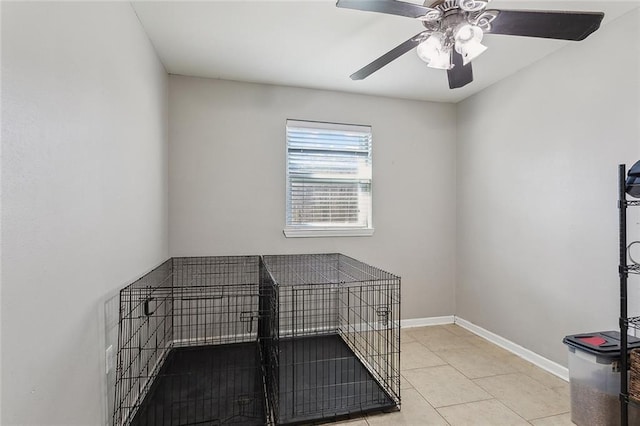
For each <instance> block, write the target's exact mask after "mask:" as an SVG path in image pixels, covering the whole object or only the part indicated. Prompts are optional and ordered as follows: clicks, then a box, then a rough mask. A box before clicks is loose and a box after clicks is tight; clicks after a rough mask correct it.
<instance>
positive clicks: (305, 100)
mask: <svg viewBox="0 0 640 426" xmlns="http://www.w3.org/2000/svg"><path fill="white" fill-rule="evenodd" d="M287 118H292V119H302V120H317V121H333V122H343V123H344V122H346V123H355V124H370V125H372V126H373V224H374V227H375V234H374V235H373V236H372V237H354V238H344V237H342V238H285V237H284V236H283V234H282V229H283V227H284V221H285V121H286V119H287ZM169 171H170V173H169V176H170V183H169V195H170V196H169V200H170V207H169V235H170V251H171V254H172V255H173V256H189V255H217V254H280V253H316V252H343V253H345V254H348V255H350V256H353V257H355V258H358V259H360V260H362V261H365V262H367V263H371V264H374V265H376V266H379V267H381V268H383V269H387V270H389V271H391V272H393V273H396V274H399V275H401V276H402V279H403V281H402V284H403V287H402V317H403V318H419V317H431V316H440V315H452V314H453V313H454V312H453V303H454V300H453V299H454V251H455V238H454V235H455V182H454V178H455V107H454V106H453V105H450V104H434V103H425V102H415V101H405V100H398V99H387V98H379V97H370V96H362V95H353V94H344V93H337V92H328V91H319V90H310V89H297V88H289V87H279V86H268V85H259V84H249V83H237V82H230V81H219V80H212V79H197V78H189V77H178V76H171V77H170V79H169Z"/></svg>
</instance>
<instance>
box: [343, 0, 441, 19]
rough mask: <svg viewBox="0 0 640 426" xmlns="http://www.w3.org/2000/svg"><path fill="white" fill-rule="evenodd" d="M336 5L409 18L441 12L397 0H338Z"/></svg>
mask: <svg viewBox="0 0 640 426" xmlns="http://www.w3.org/2000/svg"><path fill="white" fill-rule="evenodd" d="M336 6H338V7H343V8H345V9H355V10H364V11H365V12H379V13H387V14H389V15H398V16H406V17H408V18H419V17H422V16H424V15H426V14H427V13H429V12H434V11H435V12H437V13H439V12H438V11H437V10H436V9H431V8H430V7H424V6H420V5H417V4H413V3H406V2H403V1H396V0H338V1H337V2H336Z"/></svg>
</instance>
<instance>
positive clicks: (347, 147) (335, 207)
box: [284, 120, 373, 237]
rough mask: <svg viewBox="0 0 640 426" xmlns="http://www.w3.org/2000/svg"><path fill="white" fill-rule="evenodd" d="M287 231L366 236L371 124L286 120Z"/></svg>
mask: <svg viewBox="0 0 640 426" xmlns="http://www.w3.org/2000/svg"><path fill="white" fill-rule="evenodd" d="M286 198H287V205H286V215H287V217H286V226H285V229H284V233H285V235H286V236H287V237H320V236H365V235H372V234H373V226H372V223H371V126H357V125H347V124H334V123H318V122H312V121H295V120H287V197H286Z"/></svg>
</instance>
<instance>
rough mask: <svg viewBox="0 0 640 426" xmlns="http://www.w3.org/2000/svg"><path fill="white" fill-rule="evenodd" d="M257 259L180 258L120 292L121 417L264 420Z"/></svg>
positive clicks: (125, 420)
mask: <svg viewBox="0 0 640 426" xmlns="http://www.w3.org/2000/svg"><path fill="white" fill-rule="evenodd" d="M258 265H259V258H258V257H256V256H254V257H199V258H174V259H171V260H169V261H167V262H165V263H164V264H163V265H161V266H160V267H159V268H157V269H156V270H154V271H152V272H151V273H149V274H147V275H146V276H145V277H143V278H141V279H140V280H138V281H136V282H135V283H133V284H131V285H130V286H128V287H126V288H125V289H123V290H122V291H121V294H120V298H121V302H120V303H121V304H120V338H119V350H118V364H117V378H116V398H115V400H116V406H115V410H114V424H115V425H120V424H132V425H189V424H207V425H214V424H234V423H235V424H255V425H262V424H265V423H266V421H267V420H266V405H265V401H264V383H263V371H262V362H261V356H260V348H259V346H258V332H257V330H258V317H259V279H258V278H259V277H258V271H259V268H258Z"/></svg>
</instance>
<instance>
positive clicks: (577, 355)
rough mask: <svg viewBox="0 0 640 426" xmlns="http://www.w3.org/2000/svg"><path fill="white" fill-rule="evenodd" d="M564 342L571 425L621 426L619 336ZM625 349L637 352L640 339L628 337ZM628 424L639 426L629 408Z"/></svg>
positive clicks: (601, 334)
mask: <svg viewBox="0 0 640 426" xmlns="http://www.w3.org/2000/svg"><path fill="white" fill-rule="evenodd" d="M563 342H564V343H565V344H566V345H567V347H568V349H569V384H570V392H571V421H572V422H574V423H575V424H576V425H578V426H618V425H620V398H619V395H620V363H619V362H620V333H619V332H617V331H601V332H595V333H588V334H575V335H572V336H567V337H565V338H564V340H563ZM628 346H629V349H635V348H640V339H637V338H634V337H631V336H629V344H628ZM627 374H629V373H628V372H627ZM629 424H630V425H638V424H640V417H639V416H638V409H637V407H635V406H632V405H629Z"/></svg>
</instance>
